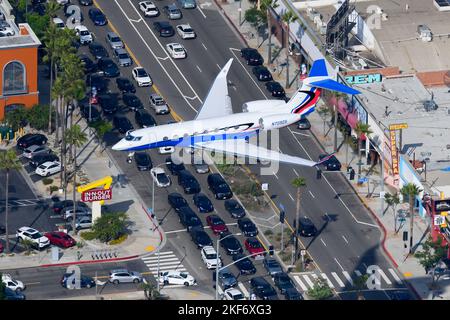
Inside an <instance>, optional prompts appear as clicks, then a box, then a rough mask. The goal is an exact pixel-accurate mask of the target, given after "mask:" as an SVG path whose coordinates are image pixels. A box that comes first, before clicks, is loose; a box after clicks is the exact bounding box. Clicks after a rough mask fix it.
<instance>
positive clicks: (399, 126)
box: [389, 123, 408, 131]
mask: <svg viewBox="0 0 450 320" xmlns="http://www.w3.org/2000/svg"><path fill="white" fill-rule="evenodd" d="M407 128H408V124H407V123H396V124H391V125H389V130H390V131H393V130H401V129H407Z"/></svg>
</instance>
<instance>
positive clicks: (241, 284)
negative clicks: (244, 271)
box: [238, 282, 250, 298]
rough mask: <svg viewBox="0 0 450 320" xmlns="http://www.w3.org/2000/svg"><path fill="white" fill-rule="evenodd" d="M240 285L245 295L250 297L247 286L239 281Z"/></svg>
mask: <svg viewBox="0 0 450 320" xmlns="http://www.w3.org/2000/svg"><path fill="white" fill-rule="evenodd" d="M238 287H239V289H241V292H242V293H243V294H244V297H246V298H250V294H249V293H248V291H247V288H246V287H245V286H244V284H243V283H242V282H239V283H238Z"/></svg>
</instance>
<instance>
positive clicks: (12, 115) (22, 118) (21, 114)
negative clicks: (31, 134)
mask: <svg viewBox="0 0 450 320" xmlns="http://www.w3.org/2000/svg"><path fill="white" fill-rule="evenodd" d="M27 118H28V110H27V109H25V108H17V109H15V110H13V111H10V112H7V113H6V115H5V121H6V123H7V124H8V125H9V126H11V128H12V129H13V130H14V131H17V130H18V129H19V128H20V127H21V126H22V124H23V123H25V122H26V121H27Z"/></svg>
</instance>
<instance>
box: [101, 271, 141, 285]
mask: <svg viewBox="0 0 450 320" xmlns="http://www.w3.org/2000/svg"><path fill="white" fill-rule="evenodd" d="M143 279H144V278H143V277H142V275H141V274H140V273H139V272H136V271H129V270H127V269H118V270H112V271H111V272H110V273H109V282H112V283H114V284H119V283H127V282H128V283H129V282H133V283H139V282H142V280H143Z"/></svg>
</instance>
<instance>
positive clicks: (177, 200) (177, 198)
mask: <svg viewBox="0 0 450 320" xmlns="http://www.w3.org/2000/svg"><path fill="white" fill-rule="evenodd" d="M167 201H168V202H169V204H170V206H171V207H172V208H173V209H174V210H175V211H176V212H179V211H180V208H182V207H186V206H187V205H188V203H187V201H186V199H185V198H183V196H182V195H181V194H179V193H178V192H172V193H169V195H168V196H167Z"/></svg>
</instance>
